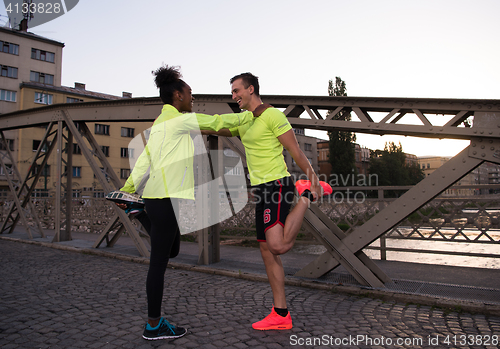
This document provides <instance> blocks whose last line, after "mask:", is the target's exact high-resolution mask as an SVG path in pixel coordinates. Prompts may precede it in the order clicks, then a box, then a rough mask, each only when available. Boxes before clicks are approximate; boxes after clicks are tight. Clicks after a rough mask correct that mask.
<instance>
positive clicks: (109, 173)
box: [61, 110, 149, 257]
mask: <svg viewBox="0 0 500 349" xmlns="http://www.w3.org/2000/svg"><path fill="white" fill-rule="evenodd" d="M61 113H62V118H63V119H64V122H65V123H66V126H67V128H68V130H69V131H70V132H71V134H72V135H73V137H74V139H75V141H76V143H77V144H78V146H79V147H80V149H81V150H82V154H83V155H84V156H85V159H86V160H87V162H88V164H89V165H90V167H91V168H92V171H93V172H94V175H95V176H96V177H97V179H98V181H99V183H100V184H101V186H102V188H103V189H104V191H105V192H106V193H109V192H111V191H113V190H115V189H116V188H120V187H121V182H120V179H119V178H118V175H117V174H116V173H115V172H114V171H113V168H112V167H111V165H110V164H109V162H108V160H107V159H106V156H105V155H104V153H103V152H102V150H101V147H100V146H99V144H98V143H97V141H96V140H95V138H94V136H93V135H92V133H91V132H90V130H89V128H88V127H87V124H85V123H84V122H80V123H79V125H80V130H78V129H77V127H76V125H75V123H74V120H73V119H72V118H71V116H70V115H69V113H68V111H66V110H61ZM84 138H85V139H86V140H87V142H88V144H89V145H88V146H87V144H85V142H84ZM69 144H73V143H69ZM89 146H90V149H89ZM94 157H95V158H97V161H99V163H100V165H101V166H102V168H103V170H101V166H99V164H98V163H97V161H96V160H95V158H94ZM108 179H109V181H108ZM109 182H112V184H110V183H109ZM67 192H71V191H70V190H67ZM69 195H71V194H69ZM69 201H70V202H71V200H69ZM112 206H113V208H114V210H115V213H116V215H117V216H118V218H119V220H120V222H121V224H122V225H123V226H124V228H125V230H127V232H128V233H129V234H130V237H131V238H132V241H133V242H134V244H135V246H136V247H137V249H138V251H139V253H140V254H141V255H142V256H144V257H149V250H148V248H147V247H146V245H145V244H144V241H143V240H142V239H141V237H140V235H139V232H138V231H137V229H136V228H135V227H134V226H133V225H132V222H131V221H130V219H129V218H128V217H127V215H126V214H125V212H124V211H123V210H122V209H120V208H119V207H118V206H116V205H112ZM116 219H117V218H116V217H113V218H112V219H111V221H116ZM112 227H113V225H108V227H107V229H106V230H104V231H103V232H102V234H101V235H100V236H99V238H98V240H97V242H96V244H94V247H96V248H97V247H98V246H99V245H100V243H101V242H102V241H103V240H104V238H106V239H107V238H108V234H110V233H111V230H110V229H111V228H112ZM123 231H124V229H121V228H120V229H119V230H118V232H117V233H116V234H115V236H114V238H113V239H112V241H113V244H114V242H116V240H118V238H119V237H120V235H121V233H122V232H123Z"/></svg>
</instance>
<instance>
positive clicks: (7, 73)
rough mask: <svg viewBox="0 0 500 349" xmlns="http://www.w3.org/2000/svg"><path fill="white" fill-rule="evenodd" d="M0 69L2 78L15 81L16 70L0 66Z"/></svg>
mask: <svg viewBox="0 0 500 349" xmlns="http://www.w3.org/2000/svg"><path fill="white" fill-rule="evenodd" d="M0 67H1V69H2V76H5V77H7V78H13V79H17V68H15V67H9V66H7V65H0Z"/></svg>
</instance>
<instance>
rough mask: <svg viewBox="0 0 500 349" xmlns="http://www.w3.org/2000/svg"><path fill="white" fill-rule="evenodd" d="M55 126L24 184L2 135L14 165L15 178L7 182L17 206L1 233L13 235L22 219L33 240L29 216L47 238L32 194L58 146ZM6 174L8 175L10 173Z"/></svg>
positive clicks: (48, 130) (38, 153) (35, 159)
mask: <svg viewBox="0 0 500 349" xmlns="http://www.w3.org/2000/svg"><path fill="white" fill-rule="evenodd" d="M53 126H54V123H52V122H50V123H49V124H48V126H47V131H46V132H45V135H44V137H43V139H42V141H41V142H40V144H39V146H38V149H37V151H36V153H35V156H34V158H33V161H32V162H31V165H30V167H29V168H28V173H27V174H26V176H25V177H24V180H23V181H22V182H21V180H20V179H21V178H22V177H21V175H20V173H19V171H18V169H17V166H16V163H15V162H14V161H13V157H12V154H11V153H10V150H9V149H8V147H7V143H6V142H5V138H4V136H3V133H2V141H3V142H4V143H5V145H6V149H7V154H9V155H8V156H9V157H10V161H11V164H12V170H13V171H12V175H13V178H8V179H7V181H8V182H9V188H10V190H11V193H12V195H13V196H14V202H15V204H14V205H12V206H11V208H10V210H9V212H8V214H7V216H6V218H5V221H4V222H3V224H2V228H1V230H0V233H4V232H7V233H9V234H10V233H12V232H13V231H14V228H15V227H16V225H17V222H18V221H19V219H21V220H22V222H23V225H24V226H25V227H26V230H27V231H28V237H29V238H30V239H32V238H33V235H32V234H31V232H30V226H29V225H28V220H27V217H26V214H29V215H31V216H32V217H33V220H34V221H35V226H36V227H37V228H38V231H39V234H40V235H41V236H42V237H45V234H44V232H43V229H42V225H41V223H40V220H39V217H38V215H37V214H36V211H35V208H34V206H33V203H32V202H31V194H32V193H33V190H34V188H35V185H36V183H37V182H38V179H39V178H40V176H41V174H42V171H43V169H44V167H45V165H46V164H47V160H48V158H49V156H50V154H51V152H52V150H53V149H54V147H55V145H56V142H55V139H56V137H57V131H52V128H53ZM2 162H3V161H2ZM2 166H3V167H4V170H7V168H6V166H5V164H2ZM5 173H8V171H7V172H5Z"/></svg>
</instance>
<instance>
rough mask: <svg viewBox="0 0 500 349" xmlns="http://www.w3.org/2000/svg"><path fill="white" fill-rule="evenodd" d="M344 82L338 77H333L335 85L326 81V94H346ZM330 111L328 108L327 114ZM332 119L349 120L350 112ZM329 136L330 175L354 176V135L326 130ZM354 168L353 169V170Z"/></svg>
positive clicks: (342, 112)
mask: <svg viewBox="0 0 500 349" xmlns="http://www.w3.org/2000/svg"><path fill="white" fill-rule="evenodd" d="M346 91H347V89H346V84H345V81H343V80H342V79H341V78H340V77H338V76H337V77H336V78H335V85H334V84H333V80H330V81H328V95H329V96H347V93H346ZM330 113H332V111H331V110H330V111H329V112H328V114H330ZM333 120H346V121H350V120H351V114H350V113H349V112H346V111H341V112H340V113H338V114H336V115H334V116H333ZM328 138H329V140H330V141H329V151H330V157H329V162H330V164H331V165H332V172H331V173H332V175H333V174H335V175H337V176H338V177H340V176H342V177H343V178H349V176H353V175H354V176H356V174H357V173H356V159H355V145H354V143H355V142H356V135H355V134H354V133H352V132H345V131H330V132H328ZM353 170H354V171H353Z"/></svg>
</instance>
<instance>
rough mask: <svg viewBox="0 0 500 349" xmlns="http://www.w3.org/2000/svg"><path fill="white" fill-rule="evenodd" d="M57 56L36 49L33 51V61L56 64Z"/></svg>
mask: <svg viewBox="0 0 500 349" xmlns="http://www.w3.org/2000/svg"><path fill="white" fill-rule="evenodd" d="M55 56H56V55H55V54H54V53H52V52H47V51H43V50H39V49H36V48H32V49H31V59H37V60H39V61H45V62H50V63H54V58H55Z"/></svg>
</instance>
